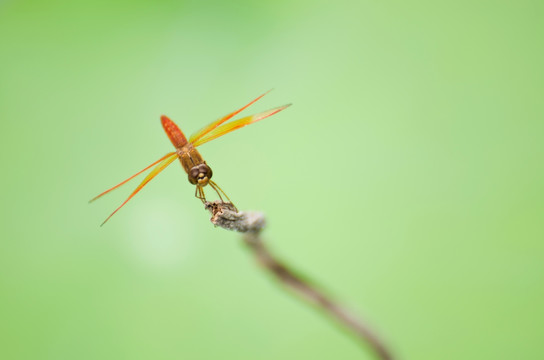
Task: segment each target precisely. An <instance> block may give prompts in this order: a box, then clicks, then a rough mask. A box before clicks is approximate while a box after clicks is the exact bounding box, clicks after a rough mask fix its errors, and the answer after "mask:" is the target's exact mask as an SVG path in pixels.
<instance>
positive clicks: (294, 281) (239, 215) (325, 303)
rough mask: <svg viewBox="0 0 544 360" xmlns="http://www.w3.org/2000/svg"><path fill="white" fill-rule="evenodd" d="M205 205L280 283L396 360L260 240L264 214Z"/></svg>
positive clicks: (359, 323) (366, 329)
mask: <svg viewBox="0 0 544 360" xmlns="http://www.w3.org/2000/svg"><path fill="white" fill-rule="evenodd" d="M205 205H206V208H207V209H208V210H209V211H210V213H211V214H212V218H211V219H210V220H211V222H212V223H213V224H214V225H216V226H220V227H222V228H224V229H227V230H234V231H238V232H241V233H244V236H243V239H244V242H245V244H246V245H247V246H248V248H249V249H250V250H251V251H252V253H253V255H254V256H255V258H256V259H257V261H258V262H259V264H261V266H263V267H264V268H265V269H266V270H268V271H269V272H270V273H271V274H272V275H273V276H274V277H275V278H276V279H278V280H279V281H280V283H281V284H283V285H284V286H286V287H287V288H288V289H290V290H292V291H293V293H295V294H296V295H298V296H299V297H300V298H302V299H304V300H306V301H308V302H310V303H312V304H314V305H316V306H317V307H319V308H321V309H322V310H324V311H325V313H327V314H328V315H330V316H331V317H332V318H334V319H336V320H337V321H338V322H339V323H340V324H342V325H344V326H345V328H346V329H347V330H349V331H350V332H351V333H352V334H353V335H355V336H356V337H357V338H358V339H359V340H361V341H362V342H363V343H364V344H365V345H368V346H370V347H371V348H372V349H373V351H374V352H375V354H376V355H377V356H378V358H379V359H382V360H392V359H393V357H392V355H391V352H390V351H389V350H388V349H387V347H386V346H385V345H384V343H383V342H382V341H381V340H380V339H379V338H378V337H377V336H376V335H375V334H374V333H373V332H372V331H371V330H370V329H369V327H368V326H367V325H365V323H364V322H362V321H361V320H360V319H358V318H356V317H354V316H353V315H352V314H350V313H349V312H348V311H347V310H346V309H345V308H343V307H341V306H339V305H338V304H337V303H335V302H334V301H333V300H331V298H330V297H329V296H327V295H325V294H324V292H323V291H321V290H319V289H317V288H316V287H315V286H314V285H312V284H310V283H309V282H308V281H307V280H304V279H303V278H301V277H300V276H299V275H297V274H296V273H295V272H293V270H291V269H290V268H289V267H288V266H286V265H285V264H284V263H282V262H281V261H279V260H278V259H277V258H276V257H275V256H274V255H273V254H272V253H271V252H270V251H269V250H268V248H267V247H266V246H265V244H264V242H263V241H262V239H261V237H260V233H261V230H262V229H263V228H264V226H265V225H266V221H265V217H264V214H262V213H260V212H246V211H241V212H237V211H236V210H235V208H234V207H233V206H232V204H230V203H223V202H221V201H215V202H206V204H205Z"/></svg>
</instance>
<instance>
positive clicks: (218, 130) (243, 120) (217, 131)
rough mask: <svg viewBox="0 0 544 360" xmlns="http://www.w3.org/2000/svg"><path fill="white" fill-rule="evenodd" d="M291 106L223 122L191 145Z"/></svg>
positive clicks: (205, 141) (200, 143) (209, 139)
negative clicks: (226, 122)
mask: <svg viewBox="0 0 544 360" xmlns="http://www.w3.org/2000/svg"><path fill="white" fill-rule="evenodd" d="M289 106H291V104H287V105H283V106H280V107H277V108H274V109H270V110H268V111H264V112H262V113H258V114H255V115H250V116H246V117H243V118H241V119H238V120H234V121H232V122H230V123H228V124H224V125H221V126H219V127H218V128H215V129H214V130H212V131H210V132H209V133H208V134H206V135H205V136H204V137H201V138H200V139H198V140H196V141H195V142H194V143H193V145H194V146H200V145H202V144H204V143H207V142H208V141H211V140H213V139H217V138H218V137H220V136H223V135H225V134H228V133H229V132H231V131H234V130H236V129H240V128H242V127H244V126H246V125H249V124H253V123H255V122H257V121H259V120H262V119H265V118H267V117H269V116H272V115H274V114H276V113H278V112H280V111H282V110H283V109H285V108H287V107H289Z"/></svg>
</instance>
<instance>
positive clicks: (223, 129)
mask: <svg viewBox="0 0 544 360" xmlns="http://www.w3.org/2000/svg"><path fill="white" fill-rule="evenodd" d="M267 93H268V92H266V93H264V94H262V95H261V96H259V97H258V98H256V99H255V100H253V101H251V102H250V103H249V104H247V105H245V106H243V107H241V108H240V109H238V110H236V111H233V112H231V113H230V114H228V115H226V116H224V117H222V118H220V119H218V120H216V121H214V122H212V123H211V124H209V125H207V126H205V127H203V128H202V129H200V130H199V131H197V132H196V133H194V134H193V135H192V136H191V137H190V138H189V141H187V139H186V138H185V135H184V134H183V132H182V131H181V130H180V129H179V127H178V126H177V125H176V124H175V123H174V122H173V121H172V120H170V119H169V118H168V117H167V116H165V115H163V116H161V123H162V127H163V128H164V131H165V132H166V135H168V137H169V138H170V141H171V142H172V144H173V145H174V147H175V148H176V151H174V152H171V153H168V154H166V155H165V156H163V157H162V158H160V159H159V160H157V161H155V162H154V163H153V164H151V165H149V166H147V167H146V168H145V169H143V170H141V171H139V172H137V173H136V174H134V175H132V176H131V177H129V178H128V179H126V180H124V181H122V182H121V183H119V184H117V185H115V186H114V187H112V188H111V189H108V190H106V191H104V192H103V193H101V194H99V195H97V196H96V197H94V198H93V199H91V200H90V201H89V202H92V201H94V200H96V199H98V198H100V197H102V196H104V195H106V194H107V193H109V192H110V191H112V190H115V189H117V188H118V187H120V186H121V185H124V184H125V183H127V182H128V181H130V180H132V179H133V178H134V177H136V176H138V175H140V174H141V173H143V172H144V171H146V170H148V169H149V168H151V167H152V166H154V165H157V166H156V167H155V168H154V169H153V170H151V172H150V173H149V174H148V175H147V176H146V177H145V179H144V180H143V181H142V182H141V183H140V185H138V187H137V188H136V189H135V190H134V191H133V192H132V194H130V196H129V197H128V198H127V199H126V200H125V201H124V202H123V203H122V204H121V206H119V207H118V208H117V209H115V211H114V212H112V213H111V214H110V216H108V217H107V218H106V220H104V222H103V223H102V224H101V225H100V226H102V225H104V224H105V223H106V222H107V221H108V220H109V219H110V218H111V217H112V216H113V215H114V214H115V213H116V212H117V211H119V209H121V208H122V207H123V206H124V205H125V204H126V203H127V202H128V201H129V200H130V199H132V197H133V196H134V195H136V194H137V193H138V192H139V191H140V190H142V188H143V187H144V186H145V185H146V184H147V183H148V182H150V181H151V180H152V179H153V178H154V177H155V176H157V175H158V174H159V173H160V172H161V171H163V170H164V169H165V168H166V167H167V166H168V165H170V164H171V163H172V162H173V161H174V160H176V159H179V161H180V162H181V166H182V167H183V169H184V170H185V172H186V173H187V175H188V177H189V182H190V183H191V184H193V185H196V190H195V196H196V197H197V198H198V199H200V200H201V201H202V202H203V203H204V202H205V201H206V197H205V195H204V186H206V185H208V184H209V185H210V186H211V188H212V189H214V190H215V192H216V193H217V195H219V198H220V199H221V201H223V197H222V196H221V193H222V194H223V195H225V197H226V198H227V200H228V201H229V202H231V201H230V199H229V197H228V196H227V194H225V192H224V191H223V190H222V189H221V188H220V187H219V186H218V185H217V184H216V183H215V182H213V181H212V180H211V178H212V169H211V168H210V167H209V166H208V165H207V164H206V161H204V159H202V156H201V155H200V153H199V152H198V150H197V149H196V148H197V147H198V146H200V145H202V144H205V143H207V142H208V141H211V140H213V139H216V138H218V137H220V136H223V135H225V134H228V133H229V132H231V131H234V130H237V129H240V128H242V127H244V126H246V125H249V124H253V123H254V122H257V121H259V120H262V119H265V118H267V117H269V116H272V115H274V114H276V113H278V112H280V111H282V110H283V109H285V108H287V107H288V106H290V105H291V104H287V105H283V106H279V107H276V108H273V109H270V110H268V111H264V112H261V113H258V114H255V115H250V116H246V117H243V118H241V119H238V120H233V121H231V122H228V123H226V124H225V122H227V121H228V120H230V119H232V118H233V117H234V116H236V115H237V114H239V113H240V112H242V111H243V110H245V109H246V108H247V107H249V106H250V105H252V104H254V103H255V102H256V101H257V100H259V99H261V98H262V97H263V96H265V95H266V94H267Z"/></svg>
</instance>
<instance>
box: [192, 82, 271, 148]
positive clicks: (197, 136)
mask: <svg viewBox="0 0 544 360" xmlns="http://www.w3.org/2000/svg"><path fill="white" fill-rule="evenodd" d="M270 91H271V90H268V91H267V92H265V93H264V94H262V95H261V96H259V97H258V98H256V99H255V100H252V101H251V102H250V103H249V104H247V105H245V106H243V107H241V108H240V109H238V110H236V111H233V112H231V113H230V114H228V115H226V116H224V117H222V118H221V119H218V120H216V121H214V122H212V123H211V124H209V125H206V126H205V127H203V128H202V129H200V130H198V131H197V132H196V133H194V134H193V135H191V137H190V138H189V142H191V143H195V142H196V141H198V139H200V138H202V137H203V136H204V135H206V134H207V133H209V132H210V131H212V130H213V129H215V128H217V127H218V126H219V125H221V124H223V123H224V122H225V121H227V120H230V119H232V118H233V117H234V116H236V115H238V114H239V113H241V112H242V111H244V110H245V109H247V108H248V107H249V106H250V105H252V104H254V103H255V102H256V101H258V100H259V99H261V98H262V97H263V96H265V95H266V94H268V93H269V92H270Z"/></svg>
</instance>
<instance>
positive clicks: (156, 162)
mask: <svg viewBox="0 0 544 360" xmlns="http://www.w3.org/2000/svg"><path fill="white" fill-rule="evenodd" d="M174 154H175V152H171V153H168V154H166V155H164V156H163V157H162V158H160V159H159V160H157V161H155V162H154V163H153V164H151V165H149V166H148V167H146V168H145V169H143V170H140V171H138V172H137V173H136V174H134V175H132V176H131V177H129V178H128V179H126V180H124V181H122V182H120V183H119V184H117V185H115V186H114V187H112V188H111V189H108V190H106V191H104V192H103V193H101V194H99V195H97V196H95V197H94V198H92V199H91V200H89V202H90V203H91V202H93V201H95V200H96V199H98V198H101V197H102V196H104V195H106V194H107V193H109V192H111V191H113V190H115V189H117V188H118V187H120V186H121V185H124V184H126V183H127V182H129V181H130V180H132V179H134V178H135V177H136V176H138V175H140V174H141V173H143V172H144V171H146V170H147V169H149V168H150V167H152V166H154V165H156V164H158V163H160V162H161V161H163V160H164V159H166V158H167V157H169V156H172V155H174Z"/></svg>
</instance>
